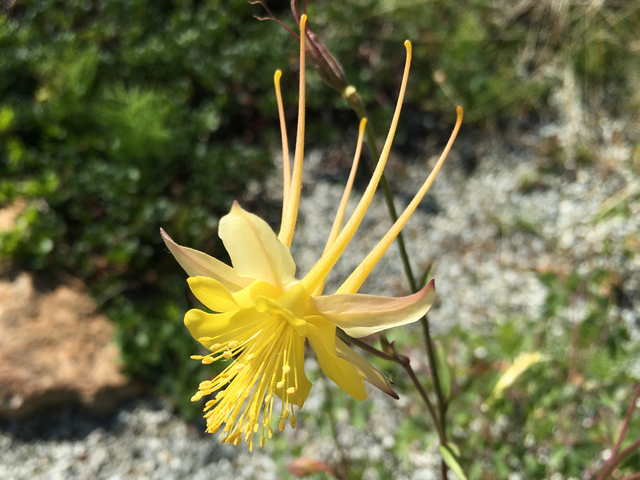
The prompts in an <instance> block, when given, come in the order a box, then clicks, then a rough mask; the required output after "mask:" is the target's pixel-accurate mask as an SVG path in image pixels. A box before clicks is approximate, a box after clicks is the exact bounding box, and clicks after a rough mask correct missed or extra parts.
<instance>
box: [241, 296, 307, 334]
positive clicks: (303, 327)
mask: <svg viewBox="0 0 640 480" xmlns="http://www.w3.org/2000/svg"><path fill="white" fill-rule="evenodd" d="M253 301H254V305H255V307H256V310H257V311H258V312H260V313H269V314H270V315H273V316H274V317H280V318H283V319H285V320H286V321H287V322H289V325H291V328H293V330H294V331H295V332H296V333H297V334H298V335H300V336H301V337H304V336H306V335H307V331H308V330H309V326H308V325H307V322H305V321H304V320H303V319H302V318H298V317H297V316H295V315H294V314H293V313H292V312H291V310H289V309H287V308H285V307H283V306H282V305H280V304H279V303H278V302H277V301H276V300H273V299H272V298H269V297H265V296H263V295H258V296H257V297H256V298H254V299H253Z"/></svg>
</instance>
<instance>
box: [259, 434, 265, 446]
mask: <svg viewBox="0 0 640 480" xmlns="http://www.w3.org/2000/svg"><path fill="white" fill-rule="evenodd" d="M264 441H265V438H264V435H263V436H261V437H260V448H263V447H264Z"/></svg>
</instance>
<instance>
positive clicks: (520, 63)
mask: <svg viewBox="0 0 640 480" xmlns="http://www.w3.org/2000/svg"><path fill="white" fill-rule="evenodd" d="M267 3H268V5H269V7H270V8H271V9H272V10H273V12H274V13H275V14H276V15H277V16H279V18H281V19H282V20H284V21H286V22H287V23H289V24H290V25H292V20H291V17H290V14H289V2H288V1H287V0H278V1H276V0H273V1H269V2H267ZM638 4H639V2H638V1H632V2H619V3H615V4H614V3H613V2H600V3H598V6H597V8H596V7H594V6H593V5H591V3H590V2H586V3H584V4H572V3H567V2H561V3H558V2H552V1H550V0H545V1H534V0H524V1H521V2H517V3H514V2H509V1H506V0H500V1H495V0H492V1H489V0H465V1H453V0H439V1H418V2H416V1H410V2H407V1H403V0H363V1H358V2H350V4H349V3H345V2H331V1H328V0H327V1H320V0H318V1H316V2H310V14H311V25H312V28H313V29H314V31H315V32H316V33H317V34H318V36H319V37H320V38H321V39H322V40H323V41H324V42H325V43H326V44H327V46H328V47H329V49H330V50H331V51H332V52H333V54H334V55H335V56H336V57H337V58H338V59H339V60H340V61H341V63H342V64H343V66H344V68H345V70H346V73H347V77H348V79H349V81H350V82H351V83H353V84H354V85H355V86H356V87H357V88H358V90H359V92H360V94H361V95H362V97H363V100H364V102H365V104H368V105H369V106H370V107H375V108H370V112H371V113H373V124H374V125H378V126H379V128H378V130H379V131H384V130H385V128H386V123H385V122H387V121H388V118H390V117H389V115H388V113H389V110H390V109H391V108H392V105H393V103H394V101H395V95H396V90H397V85H398V84H399V78H400V75H401V72H402V64H403V62H404V48H403V47H402V42H403V41H404V40H405V39H406V38H409V39H411V40H412V42H413V44H414V64H413V73H412V79H411V84H410V88H409V93H408V99H407V102H408V103H410V104H411V106H410V107H409V108H408V109H407V110H408V111H411V110H413V111H419V112H425V111H429V112H432V113H433V114H435V115H436V116H444V117H453V115H454V112H455V108H454V107H455V105H457V104H461V105H463V106H464V107H465V110H466V121H467V122H479V123H484V122H488V121H490V122H495V121H498V124H499V123H500V121H502V120H506V119H509V118H512V117H513V116H515V115H524V114H527V115H528V114H534V115H535V114H537V113H539V112H541V111H544V109H545V107H546V101H547V93H548V92H549V90H550V87H551V85H552V83H553V82H554V81H556V80H557V75H556V74H555V73H554V72H557V71H558V70H557V68H556V69H555V70H554V69H553V68H552V67H561V66H562V65H571V66H572V68H574V69H575V71H576V72H577V74H578V76H579V77H580V79H581V81H582V82H583V83H584V85H585V86H586V87H587V88H585V89H584V92H585V93H584V94H585V96H588V98H589V102H588V104H589V105H591V106H594V107H596V108H598V107H600V106H601V105H602V103H603V102H607V101H608V104H607V105H608V106H610V107H612V108H614V109H615V108H619V107H620V106H625V107H628V106H629V105H637V104H638V103H639V102H640V94H639V93H638V92H639V90H638V84H639V83H640V82H639V81H638V72H640V68H639V67H640V54H639V52H640V49H639V48H638V46H639V45H638V40H637V38H640V35H639V30H640V21H639V20H638V16H637V14H634V12H636V11H637V9H638ZM262 14H264V11H263V10H262V9H261V7H260V6H259V5H249V4H248V3H246V2H245V1H244V0H233V1H225V0H175V1H168V0H131V1H127V2H122V1H119V0H99V1H98V0H96V1H87V0H65V1H61V0H58V1H56V0H23V1H12V2H5V3H4V4H3V6H2V7H1V10H0V68H1V71H2V75H1V76H0V99H1V100H0V206H6V205H9V204H12V203H13V202H15V201H21V202H24V205H25V207H24V210H23V212H22V214H21V216H20V217H19V219H18V221H17V223H16V225H15V228H13V230H11V231H7V232H2V233H0V256H1V257H2V258H5V259H11V260H13V261H14V262H15V263H16V264H18V265H21V266H23V267H25V268H31V269H46V270H49V271H51V272H53V273H54V274H60V273H63V272H64V273H70V274H73V275H75V276H78V277H80V278H83V279H84V280H85V281H86V282H87V284H88V285H89V287H90V289H91V291H92V292H93V294H94V296H95V298H96V299H97V301H98V303H99V305H100V307H101V308H102V309H103V310H104V311H106V313H107V314H108V315H109V316H110V318H112V319H113V320H114V321H115V322H116V324H117V326H118V332H119V333H118V340H119V342H120V345H121V347H122V351H123V356H124V360H125V362H126V364H127V368H128V371H129V373H130V374H132V375H134V376H137V377H139V378H142V379H145V380H146V381H149V382H151V383H153V384H156V385H159V386H161V388H162V389H163V390H164V391H165V392H168V393H171V394H173V397H174V398H176V399H178V401H179V402H181V403H182V405H183V407H185V408H187V407H186V406H187V405H189V398H190V396H191V392H192V390H193V388H194V385H196V384H197V382H198V381H199V380H198V379H201V378H203V377H204V374H202V373H198V369H199V368H200V366H199V365H197V362H188V361H187V358H188V355H189V354H191V353H195V352H193V349H194V348H195V345H194V343H193V342H192V340H191V339H190V338H188V335H186V334H185V331H184V329H183V327H182V316H183V314H184V311H185V310H186V309H187V308H189V305H190V301H188V299H187V297H186V293H185V292H186V284H185V283H184V281H183V280H184V274H183V273H182V272H181V271H180V270H179V267H178V266H177V265H176V263H175V261H174V260H173V259H172V258H171V256H170V255H168V254H167V252H166V250H165V249H164V246H163V244H162V242H161V238H160V235H159V228H160V227H161V226H162V227H164V228H165V229H166V230H167V231H168V232H169V233H170V234H171V235H172V236H173V238H174V239H175V240H176V241H177V242H179V243H181V244H185V245H191V246H196V247H197V248H199V249H201V250H204V251H207V252H208V253H211V254H213V255H217V256H222V257H224V255H226V254H225V252H224V249H222V248H221V246H220V244H219V242H217V236H216V233H215V232H216V226H217V220H218V218H219V216H220V215H221V214H224V213H225V212H226V211H227V210H228V208H229V206H230V204H231V202H232V200H233V199H235V198H237V197H239V196H240V195H242V193H243V192H244V191H245V189H246V188H247V186H248V185H249V184H250V183H251V182H255V181H258V182H260V181H262V180H263V179H264V178H265V177H266V176H267V174H268V172H269V170H270V168H271V163H272V155H271V151H272V149H273V148H276V147H277V145H278V141H279V136H278V132H277V121H276V106H275V98H274V95H273V93H272V80H271V79H272V75H273V72H274V71H275V69H276V68H282V69H283V70H284V71H285V79H284V81H283V85H284V90H285V96H286V99H285V102H286V104H287V105H288V109H287V116H288V118H289V121H291V122H295V104H296V101H297V88H296V87H295V85H296V81H295V78H296V75H297V74H296V67H297V48H298V47H297V44H296V41H295V40H294V39H293V38H292V37H290V36H289V35H288V34H287V33H286V32H285V31H284V30H283V29H281V28H280V27H278V26H277V25H276V24H275V23H273V22H259V21H257V20H255V19H254V18H252V15H262ZM308 88H309V93H308V105H309V119H310V120H311V122H312V123H311V124H310V125H309V134H308V138H309V139H311V141H313V142H320V143H322V142H328V141H332V140H335V139H337V138H339V135H340V132H341V124H344V123H345V122H350V124H354V125H355V124H356V120H355V115H354V114H353V113H352V112H350V110H349V109H348V107H347V106H346V104H345V103H344V102H343V101H342V99H340V97H339V96H338V95H336V93H335V92H334V91H333V90H331V89H330V88H328V87H327V86H326V85H324V84H323V83H322V81H321V80H320V79H319V77H318V76H317V75H316V74H314V73H311V74H310V75H309V87H308ZM405 121H407V122H413V120H412V118H411V116H409V117H408V118H406V119H405ZM414 123H415V122H414ZM406 128H408V129H412V128H414V125H407V126H406ZM419 128H422V127H419ZM424 128H426V127H424ZM401 131H402V129H401ZM417 133H420V132H417ZM398 141H399V144H400V145H401V144H402V143H403V142H406V141H408V140H406V139H403V138H402V134H401V135H400V138H399V139H398ZM185 411H186V410H185Z"/></svg>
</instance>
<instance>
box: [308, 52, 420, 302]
mask: <svg viewBox="0 0 640 480" xmlns="http://www.w3.org/2000/svg"><path fill="white" fill-rule="evenodd" d="M404 46H405V48H406V49H407V59H406V62H405V67H404V74H403V76H402V84H401V86H400V93H399V94H398V102H397V103H396V109H395V112H394V114H393V120H392V121H391V127H390V128H389V133H388V134H387V139H386V140H385V143H384V147H383V148H382V153H381V154H380V158H379V159H378V163H377V165H376V169H375V171H374V172H373V175H372V177H371V180H370V181H369V185H367V189H366V190H365V192H364V194H363V195H362V198H361V199H360V202H359V203H358V206H357V207H356V209H355V211H354V212H353V214H352V215H351V218H350V219H349V221H348V222H347V224H346V225H345V227H344V229H343V230H342V231H341V232H340V234H339V235H338V238H337V239H336V240H335V242H334V243H333V244H332V245H331V247H329V250H328V251H327V252H326V253H325V254H324V255H323V256H322V257H321V258H320V260H319V261H318V263H316V264H315V265H314V267H313V268H312V269H311V270H310V271H309V273H307V275H306V276H305V277H304V278H303V279H302V280H301V281H300V283H302V284H303V285H304V286H305V287H306V289H307V291H313V290H315V289H316V288H317V286H318V285H320V282H322V280H323V279H324V278H326V276H327V274H328V273H329V271H330V270H331V268H333V266H334V265H335V263H336V262H337V261H338V259H339V258H340V255H342V252H344V249H345V248H346V247H347V245H348V244H349V242H350V241H351V239H352V238H353V235H354V234H355V232H356V230H357V229H358V227H359V226H360V222H362V219H363V218H364V214H365V213H366V211H367V208H369V204H370V203H371V200H372V199H373V194H374V193H375V191H376V188H377V187H378V182H379V181H380V177H381V176H382V172H383V171H384V167H385V165H386V163H387V158H388V157H389V152H390V151H391V144H392V142H393V137H394V135H395V133H396V128H397V127H398V120H399V118H400V111H401V110H402V102H403V100H404V95H405V92H406V89H407V82H408V80H409V69H410V66H411V51H412V50H411V42H410V41H409V40H406V41H405V42H404Z"/></svg>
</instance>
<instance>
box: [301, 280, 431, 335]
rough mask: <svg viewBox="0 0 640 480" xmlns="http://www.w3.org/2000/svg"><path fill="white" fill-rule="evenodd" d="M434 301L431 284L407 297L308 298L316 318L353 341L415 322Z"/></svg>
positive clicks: (336, 296)
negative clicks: (330, 324) (352, 338)
mask: <svg viewBox="0 0 640 480" xmlns="http://www.w3.org/2000/svg"><path fill="white" fill-rule="evenodd" d="M435 298H436V292H435V288H434V282H433V280H432V281H431V282H429V285H427V286H426V287H424V288H423V289H422V290H420V291H419V292H417V293H414V294H413V295H409V296H407V297H399V298H394V297H377V296H374V295H362V294H359V293H345V294H336V295H327V296H323V297H311V300H312V301H313V303H314V305H315V307H316V309H317V310H318V312H319V314H320V315H322V316H323V317H324V318H326V319H327V320H328V321H330V322H332V323H334V324H335V325H337V326H338V327H340V328H342V329H343V330H344V331H345V332H346V333H347V335H350V336H352V337H354V338H359V337H365V336H367V335H371V334H373V333H376V332H379V331H381V330H386V329H387V328H391V327H399V326H401V325H406V324H407V323H412V322H415V321H416V320H418V319H420V317H422V316H423V315H424V314H425V313H427V312H428V311H429V308H431V305H433V302H434V300H435Z"/></svg>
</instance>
